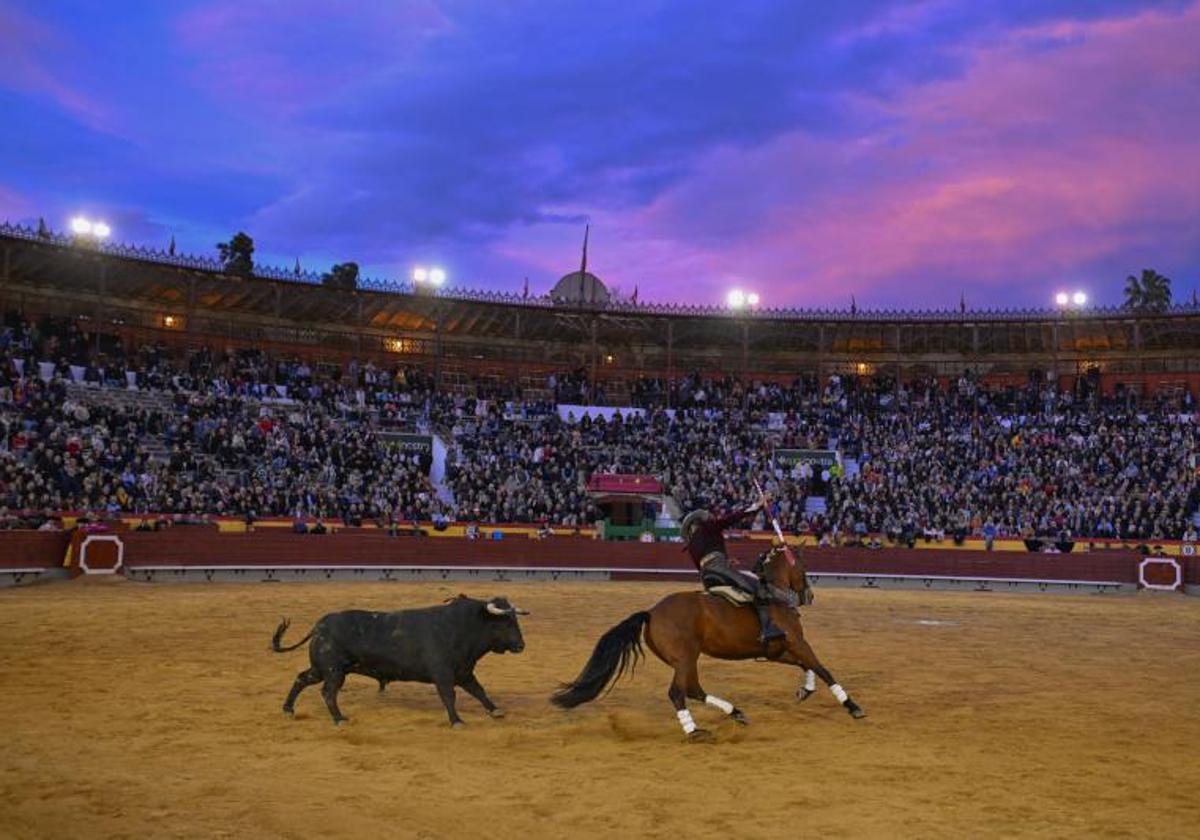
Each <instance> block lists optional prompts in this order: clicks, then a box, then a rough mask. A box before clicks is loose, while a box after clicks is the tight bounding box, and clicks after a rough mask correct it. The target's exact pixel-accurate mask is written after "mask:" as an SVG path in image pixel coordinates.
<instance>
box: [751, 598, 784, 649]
mask: <svg viewBox="0 0 1200 840" xmlns="http://www.w3.org/2000/svg"><path fill="white" fill-rule="evenodd" d="M754 609H755V611H756V612H757V613H758V623H759V626H760V627H761V628H762V631H761V632H760V633H759V634H758V640H759V641H760V642H762V643H763V644H764V645H765V644H767V643H768V642H772V641H774V640H775V639H783V638H785V637H786V636H787V634H786V633H784V632H783V631H782V630H780V629H779V628H778V627H776V626H775V622H773V621H771V606H770V604H764V603H762V602H761V601H759V602H756V603H755V604H754Z"/></svg>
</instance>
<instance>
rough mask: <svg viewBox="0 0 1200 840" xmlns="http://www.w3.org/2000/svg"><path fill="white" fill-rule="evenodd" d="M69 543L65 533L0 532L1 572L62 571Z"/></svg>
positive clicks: (69, 538)
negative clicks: (24, 570)
mask: <svg viewBox="0 0 1200 840" xmlns="http://www.w3.org/2000/svg"><path fill="white" fill-rule="evenodd" d="M70 541H71V535H70V534H69V533H66V532H64V531H0V571H3V570H5V569H56V568H61V567H62V565H63V558H65V557H66V554H67V545H68V544H69V543H70Z"/></svg>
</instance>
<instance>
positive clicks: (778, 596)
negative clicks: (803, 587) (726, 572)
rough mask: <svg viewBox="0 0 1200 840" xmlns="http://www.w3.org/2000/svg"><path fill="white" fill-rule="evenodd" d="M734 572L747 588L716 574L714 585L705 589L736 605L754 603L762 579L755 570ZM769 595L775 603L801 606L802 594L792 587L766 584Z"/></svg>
mask: <svg viewBox="0 0 1200 840" xmlns="http://www.w3.org/2000/svg"><path fill="white" fill-rule="evenodd" d="M731 571H732V573H733V574H735V575H737V576H738V578H739V579H740V580H741V581H742V583H743V585H744V586H745V589H741V588H739V587H736V586H733V585H732V584H730V583H726V582H725V581H724V580H723V579H721V578H717V577H716V576H714V578H713V579H714V580H715V581H716V583H714V585H712V586H706V587H705V591H706V592H707V593H708V594H710V595H716V596H717V597H719V598H724V599H725V600H726V601H728V602H729V603H731V604H733V605H734V606H735V607H741V606H748V605H750V604H753V603H754V602H755V601H756V600H757V599H756V597H755V595H754V593H755V592H758V591H760V587H761V586H762V580H761V579H760V578H759V576H758V575H756V574H754V573H753V572H747V571H745V570H744V569H732V570H731ZM766 590H767V596H768V598H769V599H770V602H771V603H773V604H781V605H783V606H785V607H788V608H790V609H795V608H797V607H799V606H800V596H799V595H797V594H796V593H795V592H793V591H792V590H790V589H781V588H780V587H778V586H776V585H775V584H773V583H768V584H766Z"/></svg>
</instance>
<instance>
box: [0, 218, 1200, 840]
mask: <svg viewBox="0 0 1200 840" xmlns="http://www.w3.org/2000/svg"><path fill="white" fill-rule="evenodd" d="M0 250H2V254H0V257H2V259H0V303H2V304H3V306H4V312H5V316H4V318H5V320H4V324H3V328H2V329H0V337H2V338H3V341H4V342H6V343H5V344H4V346H2V347H0V421H2V422H3V423H4V426H5V434H6V441H5V444H6V446H5V447H4V448H3V450H2V452H0V491H2V494H3V500H4V502H5V506H3V507H2V509H0V526H2V527H0V584H3V586H0V689H3V693H2V695H0V696H3V698H4V703H5V707H4V708H5V711H4V732H5V736H6V737H5V739H4V743H3V750H0V836H2V837H20V838H25V837H28V838H41V837H222V836H225V837H310V836H363V835H381V836H382V835H398V836H415V837H447V838H452V837H462V836H468V835H471V836H473V835H478V834H484V833H486V834H488V835H490V836H494V837H500V838H507V837H522V836H525V837H561V836H585V837H586V836H600V837H605V836H608V837H631V836H648V837H657V836H661V837H678V836H704V837H707V836H713V837H730V836H732V837H775V836H782V835H785V834H786V835H792V834H800V835H805V836H815V835H822V836H824V835H829V836H847V837H851V836H853V837H859V836H867V837H891V836H898V835H899V836H920V837H939V836H941V837H962V836H980V835H1004V836H1008V835H1016V834H1022V835H1025V834H1028V835H1035V836H1046V837H1061V836H1078V837H1095V836H1113V837H1123V836H1151V837H1174V836H1190V835H1192V834H1194V833H1195V832H1194V828H1195V820H1194V810H1195V809H1194V802H1195V796H1196V791H1197V789H1198V785H1200V770H1198V769H1197V767H1198V763H1197V762H1196V761H1195V743H1196V740H1197V736H1198V735H1200V661H1198V659H1200V650H1198V649H1197V645H1196V642H1197V639H1200V601H1197V599H1196V598H1195V597H1194V596H1195V595H1196V594H1197V592H1198V591H1200V563H1198V562H1197V559H1196V555H1195V549H1196V544H1197V539H1196V536H1197V535H1196V527H1197V504H1198V502H1200V477H1198V476H1200V474H1198V472H1197V463H1196V451H1197V440H1198V438H1197V424H1196V419H1197V415H1196V411H1195V403H1194V400H1193V395H1194V394H1196V393H1200V306H1197V305H1195V304H1193V305H1181V306H1175V307H1172V308H1170V309H1168V310H1166V311H1162V312H1141V311H1126V310H1119V309H1115V308H1110V309H1105V308H1102V307H1101V308H1095V309H1092V310H1083V311H1079V312H1072V313H1070V315H1069V317H1068V316H1067V315H1065V314H1064V313H1063V312H1061V311H1054V310H1051V311H1045V310H1024V311H1004V312H995V311H983V312H975V311H969V310H966V309H965V307H964V308H961V309H960V310H955V311H951V312H921V313H859V312H849V313H836V312H828V311H805V310H770V311H758V312H753V313H745V312H741V313H739V312H734V313H731V312H728V311H724V310H716V309H714V308H707V309H705V308H698V307H685V306H678V305H673V304H672V305H643V304H638V303H637V302H636V301H635V300H614V301H609V300H607V299H605V300H597V299H592V300H579V299H576V300H566V299H557V298H553V297H551V296H544V295H543V296H534V297H531V298H526V297H524V296H521V297H517V296H514V295H503V294H493V293H485V292H479V293H477V292H461V291H458V292H456V291H453V290H448V291H441V292H436V293H433V292H430V291H428V290H421V289H417V288H415V287H407V288H404V287H400V286H385V285H379V284H371V283H369V282H364V283H363V284H361V285H358V286H356V287H353V288H345V287H343V286H335V285H333V284H328V283H326V282H325V281H324V280H323V279H321V278H319V277H317V276H314V275H306V274H303V273H302V272H300V271H299V270H297V271H295V272H293V271H288V270H277V269H269V268H261V267H255V268H254V270H253V272H252V273H251V274H249V275H246V276H241V275H238V276H231V275H229V274H228V273H226V271H225V270H224V268H223V267H222V266H221V265H219V264H217V263H215V262H214V261H213V260H208V259H203V258H193V257H186V256H182V255H177V254H175V253H174V251H173V250H172V251H171V252H169V253H168V252H163V251H155V250H153V249H145V248H134V247H129V246H122V245H115V244H105V243H94V242H92V243H86V244H81V243H80V242H79V241H78V240H77V239H76V238H73V237H71V236H67V235H63V234H55V233H53V232H51V231H49V230H43V229H34V228H30V227H23V226H13V225H3V226H0ZM572 278H575V279H576V280H577V281H578V282H577V283H576V284H575V285H576V286H578V287H579V288H583V287H584V286H585V285H590V288H591V290H592V291H593V292H595V291H596V290H597V289H599V288H600V285H598V284H599V282H600V281H599V280H597V279H596V278H595V277H594V276H593V275H591V274H586V273H584V272H582V271H581V272H580V273H579V274H577V275H568V276H567V277H566V278H564V279H563V281H562V282H561V283H560V287H562V286H566V287H568V290H569V287H570V286H571V281H572ZM584 281H587V283H584ZM339 282H340V281H339ZM898 418H900V419H902V420H903V421H904V422H897V419H898ZM935 426H936V428H937V429H939V430H942V431H940V432H938V434H937V435H933V436H930V435H927V434H925V433H924V432H923V431H922V429H923V428H925V429H928V428H934V427H935ZM1064 466H1065V467H1069V468H1070V469H1063V468H1061V467H1064ZM983 467H987V469H984V468H983ZM757 482H762V483H763V485H764V486H765V487H766V492H767V493H769V494H770V496H771V503H770V504H769V505H768V506H767V509H769V510H770V512H771V515H770V517H768V516H767V514H766V510H763V511H760V512H759V513H757V514H754V516H755V517H757V518H755V519H751V518H750V517H747V518H746V521H745V522H742V523H741V526H740V527H738V528H736V529H733V530H731V532H730V533H729V538H730V542H729V553H730V554H731V555H732V556H733V557H735V558H736V559H738V560H739V561H740V562H741V563H742V564H743V565H747V566H748V564H749V563H750V562H751V561H753V560H754V558H755V557H756V556H757V555H758V554H759V553H760V552H762V551H763V550H765V549H767V548H769V547H770V545H771V542H770V538H769V535H770V533H771V532H772V529H773V527H775V526H776V525H778V524H779V523H782V524H781V526H780V527H781V530H784V531H786V534H787V538H788V540H789V541H790V542H791V543H792V544H793V545H796V546H798V547H799V548H800V550H801V551H802V556H803V559H804V561H805V563H806V566H807V570H808V575H809V580H810V581H811V582H812V583H813V584H814V587H815V591H816V602H815V604H814V605H813V606H811V607H805V608H803V611H802V620H803V623H804V626H805V630H806V634H807V638H808V639H809V641H810V642H811V643H812V645H813V647H814V648H815V650H816V652H817V654H818V655H819V656H820V658H821V659H822V660H823V662H824V664H825V665H827V666H828V667H829V668H830V669H831V670H832V671H833V672H834V673H835V674H836V675H837V678H838V681H839V682H840V684H842V685H843V686H844V687H845V689H846V690H847V691H849V692H850V694H852V695H853V697H854V698H855V700H856V701H857V702H858V703H859V704H861V706H862V707H863V709H865V711H866V713H867V716H866V717H865V718H864V719H861V720H854V719H851V717H850V716H849V715H847V714H846V710H845V709H843V708H840V707H839V705H838V703H837V702H836V700H835V699H834V697H833V696H831V692H830V691H828V690H826V689H825V687H824V686H821V687H819V689H818V691H817V693H816V694H815V695H814V696H811V697H809V698H808V699H807V700H805V701H804V702H803V703H801V702H798V700H797V698H796V691H797V688H798V686H799V685H800V682H801V678H802V676H801V673H800V671H799V670H798V669H796V668H792V667H788V666H784V665H780V664H775V663H761V662H752V661H751V662H724V661H714V660H710V659H702V660H701V663H700V669H701V676H702V679H703V684H704V685H705V686H706V688H707V689H709V690H712V691H715V692H716V693H717V695H718V696H719V697H722V698H725V699H726V700H728V701H730V702H732V703H734V704H736V705H737V706H738V707H740V708H741V709H742V710H743V711H744V712H745V714H746V715H747V716H748V717H749V720H750V724H749V726H746V727H741V726H739V725H738V724H737V723H735V722H733V721H732V720H729V719H726V718H723V717H722V716H721V714H720V713H719V712H718V711H717V710H716V709H714V708H711V707H709V706H706V705H704V704H702V703H698V702H691V703H690V707H691V712H692V714H693V715H694V716H695V719H696V723H698V724H699V725H700V726H701V727H703V728H706V729H709V730H711V732H712V733H713V735H714V738H713V741H712V743H692V742H689V741H685V739H684V737H683V733H682V732H681V731H680V726H681V724H683V723H684V718H683V717H680V716H677V714H676V710H675V709H674V708H672V705H671V702H670V701H669V700H668V696H667V687H668V680H669V678H670V672H669V670H668V669H667V668H666V667H665V666H664V665H663V664H662V663H661V662H659V661H658V660H656V659H654V658H653V657H651V658H649V659H648V660H647V661H646V662H645V663H644V664H643V665H642V666H641V667H640V668H639V669H638V671H637V673H636V674H635V675H633V676H632V677H631V678H627V679H625V680H623V681H621V682H620V683H619V684H617V685H616V687H615V688H614V689H613V691H612V692H611V693H609V694H608V695H606V696H603V697H601V698H599V699H597V700H595V701H594V702H592V703H588V704H586V705H583V706H580V707H578V708H574V709H571V710H569V711H564V710H562V709H559V708H556V707H554V706H552V705H551V703H550V696H551V694H552V693H553V692H554V691H555V690H556V689H557V688H558V687H559V685H560V684H561V683H562V682H563V681H565V680H571V679H573V678H575V677H576V675H577V674H578V673H579V671H580V668H581V667H582V666H583V664H584V662H585V660H587V658H588V656H589V654H590V652H591V651H592V650H593V648H594V646H595V645H596V643H597V639H598V638H600V636H601V634H603V633H605V632H606V631H607V630H608V629H609V628H611V627H613V626H614V625H615V624H617V623H618V622H620V621H622V620H623V619H625V618H626V617H627V616H629V615H630V614H631V613H634V612H637V611H640V610H645V609H648V608H649V607H651V606H652V605H653V604H654V603H655V602H656V601H657V600H658V599H660V598H661V597H663V596H664V595H665V594H667V593H670V592H673V591H677V590H680V589H683V590H695V589H697V588H698V586H699V582H698V580H697V573H696V569H695V568H694V566H693V564H692V559H691V558H690V557H689V554H688V553H685V552H684V551H683V550H682V549H683V546H681V544H680V540H681V537H682V534H681V524H682V522H683V520H684V515H685V513H686V512H688V511H694V510H696V509H699V508H711V509H713V510H721V509H727V508H728V507H730V506H732V505H736V504H743V503H746V504H748V503H749V502H748V500H752V498H753V494H754V488H755V484H756V483H757ZM760 501H761V498H760ZM10 584H11V585H10ZM458 593H466V594H468V595H471V596H474V597H477V598H487V597H491V596H499V595H504V596H507V597H508V598H509V599H511V601H512V602H513V603H515V604H516V605H518V606H519V607H522V608H524V609H527V610H529V611H530V613H531V614H530V615H528V616H527V617H523V618H521V620H520V622H521V627H522V629H523V632H524V637H525V642H526V644H527V646H526V649H525V650H524V652H522V653H520V654H518V655H504V656H499V655H488V656H486V657H484V658H483V660H482V661H481V662H480V664H479V670H478V673H479V678H480V681H481V682H482V684H483V685H484V686H485V687H486V689H487V691H488V692H489V693H490V695H491V696H492V698H493V699H494V700H495V701H496V702H497V703H498V704H499V706H500V707H501V708H502V709H503V710H504V711H505V712H506V716H505V717H503V718H501V719H491V718H489V717H488V716H487V715H485V714H484V712H483V710H482V709H481V708H480V707H479V706H478V705H477V704H476V703H475V702H474V701H473V700H472V699H470V698H468V697H466V696H465V695H464V694H463V693H462V692H459V699H458V707H459V712H460V713H461V715H462V716H463V718H464V719H465V721H466V726H465V727H464V728H463V729H461V730H452V729H451V728H450V726H449V725H448V722H447V719H446V713H445V711H444V709H443V708H442V704H441V702H440V701H439V698H438V696H437V694H436V692H435V691H434V689H433V688H432V687H430V686H428V685H424V684H418V683H393V684H391V685H389V686H388V687H387V689H386V691H384V692H382V693H380V692H379V691H378V689H377V686H376V684H375V682H373V681H372V680H369V679H366V678H363V677H361V676H351V677H350V678H349V679H348V681H347V683H346V686H345V688H344V690H343V691H342V694H341V698H340V704H341V708H342V710H343V711H344V712H345V713H346V714H347V715H348V716H349V718H350V720H349V722H348V723H346V724H344V725H341V726H334V725H332V724H331V722H330V716H329V714H328V713H327V712H326V709H325V707H324V704H323V703H322V699H321V695H320V693H319V690H318V689H317V688H315V687H314V688H312V689H309V690H308V691H306V692H305V693H303V694H302V695H301V696H300V698H299V701H298V703H297V706H296V715H295V718H294V719H291V718H288V717H286V716H285V715H284V714H283V712H282V708H281V707H282V705H283V702H284V698H285V696H286V695H287V692H288V688H289V686H291V684H292V681H293V680H294V679H295V678H296V675H297V672H299V671H300V670H301V669H303V668H305V667H306V655H307V651H305V650H297V651H294V652H291V653H286V654H276V653H273V652H271V650H270V641H271V634H272V632H273V630H274V629H275V628H276V626H277V625H278V623H279V621H280V619H282V618H285V617H286V618H290V619H291V620H292V622H293V624H292V630H291V631H290V633H289V636H288V639H289V640H290V641H295V640H298V639H300V638H301V636H302V635H303V634H304V633H305V632H307V629H308V628H309V627H311V626H312V624H313V622H315V621H316V620H317V619H319V618H320V617H321V616H322V615H324V614H326V613H329V612H332V611H338V610H346V609H352V608H357V609H375V610H394V609H402V608H410V607H423V606H429V605H434V604H438V603H440V602H442V601H444V600H446V599H447V598H450V597H452V596H454V595H456V594H458ZM714 705H715V704H714ZM685 728H686V724H685Z"/></svg>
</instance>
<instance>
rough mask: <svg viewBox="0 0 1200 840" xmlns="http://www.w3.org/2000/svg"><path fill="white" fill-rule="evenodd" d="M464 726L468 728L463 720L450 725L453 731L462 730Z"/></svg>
mask: <svg viewBox="0 0 1200 840" xmlns="http://www.w3.org/2000/svg"><path fill="white" fill-rule="evenodd" d="M464 726H466V724H465V723H463V722H462V721H461V720H456V721H454V722H453V723H451V724H450V728H451V729H462V728H463V727H464Z"/></svg>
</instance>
